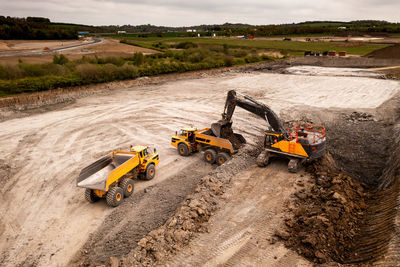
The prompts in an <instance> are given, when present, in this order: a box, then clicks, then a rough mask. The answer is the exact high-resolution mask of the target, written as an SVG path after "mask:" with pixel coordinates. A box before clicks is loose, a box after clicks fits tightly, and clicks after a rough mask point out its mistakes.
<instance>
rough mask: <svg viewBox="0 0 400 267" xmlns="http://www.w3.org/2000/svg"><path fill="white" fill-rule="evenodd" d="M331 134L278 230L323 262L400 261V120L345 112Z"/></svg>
mask: <svg viewBox="0 0 400 267" xmlns="http://www.w3.org/2000/svg"><path fill="white" fill-rule="evenodd" d="M327 135H328V136H329V139H328V140H329V152H330V153H329V154H328V155H327V156H326V157H325V158H324V159H323V160H321V161H319V162H317V163H315V164H313V165H312V166H310V167H309V168H308V171H310V172H311V173H312V174H313V178H312V179H311V180H310V181H309V182H310V184H311V186H310V187H309V189H307V190H303V191H302V192H297V193H296V194H295V196H294V199H293V201H292V202H291V203H290V204H289V207H288V209H289V211H290V213H291V214H292V215H291V216H290V217H288V218H286V221H285V230H284V231H282V232H279V231H278V232H277V236H278V237H280V238H281V239H283V240H284V241H285V244H286V245H287V246H289V247H291V248H293V249H294V250H296V251H297V252H298V253H300V254H302V255H304V256H305V257H307V258H308V259H310V260H313V261H314V262H318V263H324V262H330V261H336V262H340V263H365V262H376V261H378V262H381V263H382V265H386V266H387V265H388V264H389V265H390V264H392V263H393V264H395V263H396V262H397V263H398V258H399V236H398V233H396V231H398V229H397V228H396V227H395V225H396V216H399V215H398V210H397V207H398V204H399V203H398V198H399V197H398V196H399V179H400V177H399V176H400V172H399V170H400V124H399V123H398V124H397V125H393V124H387V123H383V122H376V121H374V120H373V119H372V118H371V119H362V120H348V118H345V122H344V123H335V124H331V125H327ZM397 221H398V219H397Z"/></svg>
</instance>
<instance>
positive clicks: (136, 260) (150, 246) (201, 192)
mask: <svg viewBox="0 0 400 267" xmlns="http://www.w3.org/2000/svg"><path fill="white" fill-rule="evenodd" d="M255 154H257V151H255V149H254V148H252V147H250V146H245V147H244V148H243V149H242V150H241V151H240V152H239V153H238V155H237V156H235V157H234V158H233V159H231V160H230V161H228V162H226V163H225V164H224V165H222V166H220V167H218V168H217V169H216V170H215V171H214V172H213V173H211V174H210V175H207V176H205V177H203V178H202V179H201V182H200V184H199V185H198V186H197V187H196V189H195V192H194V193H193V194H191V195H189V196H188V197H187V198H186V200H185V201H184V202H183V204H182V206H181V207H180V208H179V209H178V210H177V211H176V213H175V214H174V215H173V216H172V217H171V218H170V219H168V220H167V222H166V223H165V224H164V225H163V226H161V227H160V228H158V229H155V230H153V231H151V232H150V233H149V234H148V235H147V236H145V237H143V238H142V239H141V240H140V241H139V243H138V246H137V247H136V248H135V249H134V250H133V251H131V252H130V253H129V254H128V255H127V256H126V257H124V258H123V259H122V261H121V262H122V266H137V265H145V266H150V265H154V264H156V263H160V262H161V261H164V260H166V259H168V258H169V257H171V256H172V255H174V254H175V253H176V251H179V250H180V249H182V248H183V247H184V246H186V245H188V244H189V241H190V240H191V239H192V238H193V237H194V236H195V235H196V233H202V232H207V231H208V229H209V228H208V227H209V225H208V223H209V219H210V216H211V215H212V214H213V213H214V212H215V211H216V210H217V209H218V202H219V201H218V200H219V199H220V198H221V197H222V195H223V193H224V192H225V190H226V188H227V186H229V184H230V183H231V178H232V177H233V176H234V175H235V174H236V173H238V172H239V171H241V170H244V169H245V168H247V167H248V166H250V165H251V164H254V158H255Z"/></svg>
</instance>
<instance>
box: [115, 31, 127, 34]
mask: <svg viewBox="0 0 400 267" xmlns="http://www.w3.org/2000/svg"><path fill="white" fill-rule="evenodd" d="M117 34H126V31H117Z"/></svg>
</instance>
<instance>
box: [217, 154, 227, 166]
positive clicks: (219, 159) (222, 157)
mask: <svg viewBox="0 0 400 267" xmlns="http://www.w3.org/2000/svg"><path fill="white" fill-rule="evenodd" d="M228 160H229V155H228V154H227V153H225V152H221V153H218V155H217V165H219V166H221V165H222V164H224V163H225V162H227V161H228Z"/></svg>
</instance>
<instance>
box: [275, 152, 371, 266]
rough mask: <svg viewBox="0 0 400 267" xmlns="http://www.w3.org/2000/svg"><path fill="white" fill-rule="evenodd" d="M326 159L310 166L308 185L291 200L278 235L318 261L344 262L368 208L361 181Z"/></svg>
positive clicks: (304, 254)
mask: <svg viewBox="0 0 400 267" xmlns="http://www.w3.org/2000/svg"><path fill="white" fill-rule="evenodd" d="M331 162H332V159H331V158H330V156H329V155H328V156H326V158H325V159H323V160H321V161H320V162H318V163H315V164H313V165H311V166H309V167H308V171H309V172H311V173H312V174H313V179H312V180H311V181H309V183H310V186H309V189H300V190H298V191H297V192H296V193H295V194H294V196H293V199H292V201H291V202H290V203H288V211H289V212H290V213H291V214H292V216H289V217H286V218H285V219H284V221H285V227H284V229H283V230H278V231H277V232H276V236H277V237H279V238H280V239H281V240H283V241H284V243H285V244H286V245H287V246H288V247H291V248H293V249H294V250H295V251H297V252H298V253H299V254H301V255H303V256H305V257H306V258H308V259H310V260H312V261H314V262H316V263H325V262H329V261H337V262H345V259H346V258H347V255H348V254H349V253H350V252H351V251H353V248H354V245H355V243H354V241H355V239H354V237H355V236H356V234H357V232H358V230H359V225H361V223H362V220H363V216H364V213H365V211H366V208H367V206H366V202H365V199H366V197H367V194H366V193H365V192H364V189H363V187H362V186H361V185H359V184H358V183H356V182H355V181H353V179H352V178H351V177H349V176H347V175H345V174H343V173H338V172H337V171H336V170H335V166H332V168H330V167H329V166H330V164H331Z"/></svg>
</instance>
